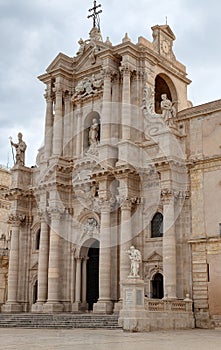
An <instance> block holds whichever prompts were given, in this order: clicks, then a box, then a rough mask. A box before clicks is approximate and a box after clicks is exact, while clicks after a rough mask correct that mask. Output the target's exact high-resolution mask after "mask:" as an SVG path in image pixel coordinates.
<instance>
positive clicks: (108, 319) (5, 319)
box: [0, 313, 120, 329]
mask: <svg viewBox="0 0 221 350" xmlns="http://www.w3.org/2000/svg"><path fill="white" fill-rule="evenodd" d="M16 327H17V328H52V329H53V328H64V329H71V328H105V329H116V328H120V327H119V325H118V316H117V315H94V314H91V315H87V314H77V315H76V314H30V313H22V314H0V328H16Z"/></svg>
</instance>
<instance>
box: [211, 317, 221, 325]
mask: <svg viewBox="0 0 221 350" xmlns="http://www.w3.org/2000/svg"><path fill="white" fill-rule="evenodd" d="M212 324H213V326H214V327H215V328H221V315H217V316H213V317H212Z"/></svg>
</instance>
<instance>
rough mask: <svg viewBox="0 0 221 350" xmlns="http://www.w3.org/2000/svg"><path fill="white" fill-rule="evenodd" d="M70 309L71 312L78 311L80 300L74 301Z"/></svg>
mask: <svg viewBox="0 0 221 350" xmlns="http://www.w3.org/2000/svg"><path fill="white" fill-rule="evenodd" d="M71 311H72V312H80V311H81V302H80V301H76V302H75V303H73V304H72V306H71Z"/></svg>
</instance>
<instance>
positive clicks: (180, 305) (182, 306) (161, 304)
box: [144, 298, 192, 312]
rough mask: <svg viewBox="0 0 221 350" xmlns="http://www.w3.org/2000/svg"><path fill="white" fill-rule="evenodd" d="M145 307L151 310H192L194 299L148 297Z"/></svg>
mask: <svg viewBox="0 0 221 350" xmlns="http://www.w3.org/2000/svg"><path fill="white" fill-rule="evenodd" d="M144 305H145V309H146V310H147V311H151V312H157V311H158V312H168V311H171V312H191V311H192V300H168V299H165V300H162V299H156V300H153V299H148V298H145V301H144Z"/></svg>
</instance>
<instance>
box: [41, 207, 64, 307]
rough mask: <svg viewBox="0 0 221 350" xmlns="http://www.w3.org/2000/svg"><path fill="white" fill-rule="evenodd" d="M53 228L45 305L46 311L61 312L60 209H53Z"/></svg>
mask: <svg viewBox="0 0 221 350" xmlns="http://www.w3.org/2000/svg"><path fill="white" fill-rule="evenodd" d="M50 215H51V228H50V251H49V263H48V301H47V303H46V304H44V306H43V311H44V312H46V313H47V312H59V311H63V305H62V304H61V303H60V294H59V290H60V288H62V286H61V285H60V260H59V253H60V252H59V246H60V236H59V228H60V217H61V214H60V212H59V211H58V210H51V212H50Z"/></svg>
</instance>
